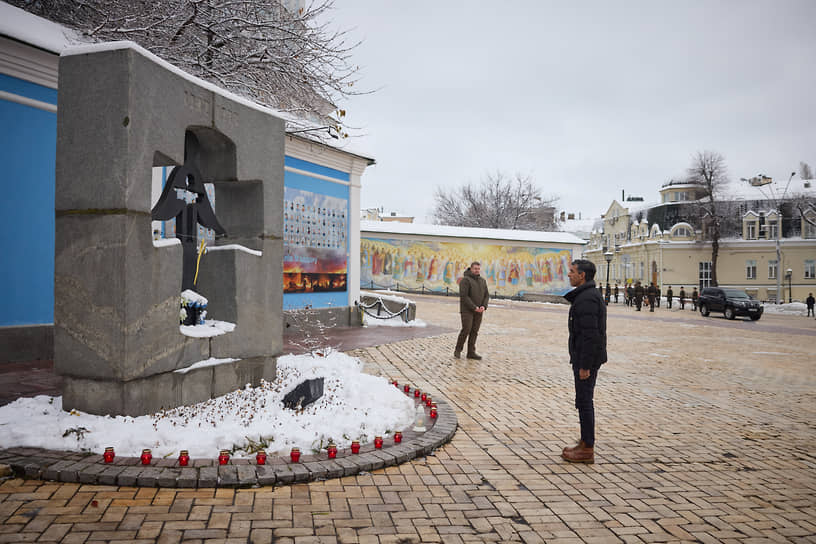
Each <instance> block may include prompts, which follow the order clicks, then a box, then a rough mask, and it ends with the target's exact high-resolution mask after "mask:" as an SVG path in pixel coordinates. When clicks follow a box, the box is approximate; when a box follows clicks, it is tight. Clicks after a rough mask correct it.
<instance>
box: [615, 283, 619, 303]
mask: <svg viewBox="0 0 816 544" xmlns="http://www.w3.org/2000/svg"><path fill="white" fill-rule="evenodd" d="M618 294H619V293H618V284H617V283H616V284H615V304H617V303H618Z"/></svg>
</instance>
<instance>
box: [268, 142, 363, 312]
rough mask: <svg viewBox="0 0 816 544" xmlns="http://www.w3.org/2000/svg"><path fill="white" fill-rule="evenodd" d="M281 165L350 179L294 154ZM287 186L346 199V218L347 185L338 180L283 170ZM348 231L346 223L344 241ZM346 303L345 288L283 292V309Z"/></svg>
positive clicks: (332, 305)
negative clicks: (323, 290) (343, 289)
mask: <svg viewBox="0 0 816 544" xmlns="http://www.w3.org/2000/svg"><path fill="white" fill-rule="evenodd" d="M284 164H285V165H286V166H289V167H291V168H297V169H298V170H303V171H304V172H310V173H313V174H319V175H322V176H326V177H330V178H333V179H337V180H340V181H346V182H348V181H350V180H351V176H350V175H349V174H348V173H346V172H341V171H340V170H334V169H333V168H328V167H326V166H321V165H319V164H315V163H312V162H308V161H304V160H301V159H296V158H294V157H285V158H284ZM283 182H284V185H286V187H292V188H293V189H300V190H303V191H310V192H313V193H319V194H323V195H327V196H332V197H335V198H342V199H344V200H345V201H346V206H347V208H346V217H349V210H348V201H349V186H348V185H343V184H341V183H333V182H331V181H327V180H324V179H319V178H314V177H311V176H308V175H305V174H300V173H297V172H290V171H286V172H285V173H284V178H283ZM348 237H349V232H348V226H347V228H346V240H348ZM344 306H348V291H338V292H330V293H284V295H283V309H284V310H298V309H302V308H306V307H311V308H330V307H344Z"/></svg>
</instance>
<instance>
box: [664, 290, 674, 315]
mask: <svg viewBox="0 0 816 544" xmlns="http://www.w3.org/2000/svg"><path fill="white" fill-rule="evenodd" d="M673 297H674V291H672V288H671V285H669V288H668V289H666V304H668V306H669V310H671V304H672V298H673Z"/></svg>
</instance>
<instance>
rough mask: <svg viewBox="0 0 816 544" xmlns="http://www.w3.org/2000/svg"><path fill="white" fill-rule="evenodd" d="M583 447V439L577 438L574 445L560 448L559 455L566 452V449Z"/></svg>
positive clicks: (571, 449) (573, 449) (572, 449)
mask: <svg viewBox="0 0 816 544" xmlns="http://www.w3.org/2000/svg"><path fill="white" fill-rule="evenodd" d="M585 447H586V446H585V445H584V441H583V440H581V439H580V438H579V439H578V442H577V443H576V444H575V445H574V446H567V447H565V448H564V449H563V450H561V455H563V454H565V453H567V452H568V451H575V450H577V449H581V448H585Z"/></svg>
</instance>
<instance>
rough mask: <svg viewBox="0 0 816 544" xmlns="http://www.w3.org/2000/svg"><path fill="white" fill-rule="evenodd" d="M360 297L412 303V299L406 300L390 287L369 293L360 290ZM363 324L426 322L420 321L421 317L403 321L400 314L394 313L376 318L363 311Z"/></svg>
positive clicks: (380, 324) (402, 325)
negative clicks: (393, 314)
mask: <svg viewBox="0 0 816 544" xmlns="http://www.w3.org/2000/svg"><path fill="white" fill-rule="evenodd" d="M360 296H361V297H372V298H379V299H381V300H387V301H389V302H395V303H397V304H405V305H406V306H407V305H408V304H413V301H412V300H408V299H407V298H404V297H401V296H399V295H398V294H395V292H394V291H391V290H390V289H384V290H381V291H376V292H374V293H370V292H368V291H360ZM363 326H364V327H427V326H428V324H427V323H425V322H424V321H422V320H421V319H416V318H415V319H413V320H411V321H403V320H402V315H395V316H394V317H391V318H377V317H374V316H371V315H369V314H367V313H365V312H363Z"/></svg>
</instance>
